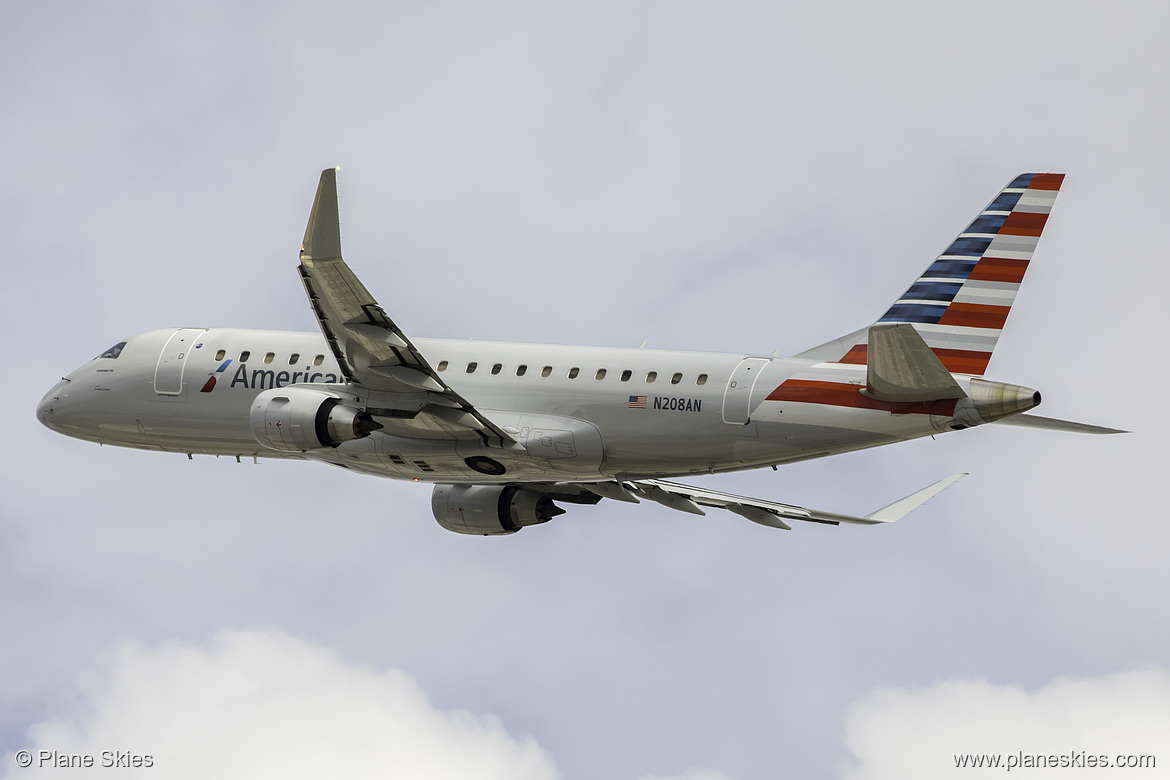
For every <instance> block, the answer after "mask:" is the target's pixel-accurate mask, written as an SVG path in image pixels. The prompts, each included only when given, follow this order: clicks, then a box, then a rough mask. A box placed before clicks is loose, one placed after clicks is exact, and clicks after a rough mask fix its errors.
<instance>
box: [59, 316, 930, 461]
mask: <svg viewBox="0 0 1170 780" xmlns="http://www.w3.org/2000/svg"><path fill="white" fill-rule="evenodd" d="M415 345H416V346H417V348H418V349H419V351H420V352H421V353H422V354H424V355H426V356H427V358H428V360H429V362H430V363H431V365H432V366H433V367H434V368H435V369H436V371H437V372H438V373H439V375H440V376H441V377H442V379H443V381H445V382H446V383H447V384H448V385H449V386H450V387H451V388H452V389H453V390H455V391H456V392H458V393H459V394H460V395H462V396H463V397H464V398H466V399H468V400H469V401H471V402H472V403H473V404H474V405H475V406H476V408H477V409H479V410H480V411H481V412H482V413H483V414H484V415H485V416H487V417H488V418H489V419H491V420H492V421H493V422H494V423H496V424H497V425H499V426H501V427H502V428H504V430H506V431H507V432H508V433H509V434H511V435H512V436H513V437H514V438H515V439H516V440H517V441H518V442H519V444H517V445H516V446H515V447H514V448H513V449H511V450H506V451H505V450H501V449H500V448H499V447H498V446H496V447H492V446H490V445H489V444H488V443H485V442H484V441H483V439H482V438H481V437H474V436H469V437H468V438H466V439H461V440H456V441H452V440H450V438H449V437H440V436H435V437H433V438H428V437H426V436H425V435H424V436H420V435H419V433H418V431H417V430H412V431H410V432H409V435H405V434H406V433H407V432H406V431H396V430H395V426H394V421H393V419H382V418H379V421H380V422H382V423H384V427H383V428H382V429H381V430H378V431H375V432H374V433H373V434H371V435H370V436H367V437H365V438H362V439H359V440H356V441H347V442H345V443H343V444H341V445H340V446H338V447H334V448H325V449H320V450H311V451H307V452H304V453H288V452H280V451H277V450H273V449H269V448H267V447H265V446H263V445H262V444H260V443H259V442H258V440H257V439H256V437H255V436H254V435H253V433H252V429H251V427H250V424H249V413H250V409H251V406H252V404H253V401H254V400H255V399H256V397H257V396H258V395H259V394H260V393H262V392H264V391H265V390H269V389H272V388H274V387H287V386H291V385H300V386H305V385H308V386H319V387H322V388H329V389H330V390H331V391H334V392H341V393H346V394H352V399H350V401H351V402H352V403H353V404H354V405H356V406H361V407H362V408H366V409H371V410H376V409H377V408H378V407H379V406H380V405H381V402H380V399H379V397H378V394H377V393H371V392H369V391H367V390H364V389H362V388H360V387H356V386H353V385H349V384H347V383H346V380H345V377H344V375H343V373H342V370H341V368H340V367H339V366H338V364H337V362H336V361H335V360H334V359H333V356H332V355H331V354H330V351H329V348H328V346H327V344H326V342H325V340H324V338H323V337H322V336H321V335H320V334H316V333H293V332H284V331H261V330H239V329H231V328H212V329H201V328H197V329H186V330H184V329H174V328H169V329H164V330H156V331H151V332H148V333H143V334H140V335H138V336H134V337H132V338H131V339H129V340H128V341H127V342H126V344H125V347H124V348H123V349H122V350H121V353H120V354H119V355H118V356H117V357H113V358H111V357H102V358H96V359H94V360H93V361H91V362H89V363H87V364H86V365H84V366H82V367H81V368H79V369H77V370H76V371H74V372H73V373H72V374H70V375H69V376H68V377H66V378H65V379H63V380H62V381H61V382H60V383H58V384H57V385H56V386H55V387H54V388H53V389H52V390H50V391H49V393H48V394H46V396H45V398H44V399H43V400H42V401H41V404H40V406H39V407H38V417H39V418H40V420H41V421H42V422H43V423H45V424H46V425H48V426H49V427H50V428H53V429H55V430H58V431H60V432H62V433H65V434H68V435H70V436H74V437H77V438H82V439H87V440H90V441H96V442H101V443H103V444H113V445H120V446H126V447H137V448H142V449H153V450H163V451H170V452H181V453H189V454H210V455H227V456H246V457H304V458H311V459H314V460H321V461H323V462H328V463H333V464H335V465H339V466H344V467H346V468H350V469H353V470H356V471H360V472H363V473H369V474H376V475H379V476H384V477H390V478H395V479H412V480H418V481H424V482H453V483H459V482H474V483H479V484H482V483H485V482H489V483H490V482H509V481H514V480H518V479H523V480H525V481H529V482H531V481H562V480H576V481H597V480H603V479H610V478H613V477H615V476H619V477H626V478H642V477H669V476H680V475H688V474H706V473H716V472H722V471H732V470H737V469H745V468H753V467H758V466H765V465H772V464H780V463H787V462H793V461H798V460H805V459H809V458H816V457H821V456H824V455H830V454H835V453H840V452H846V451H849V450H858V449H864V448H867V447H874V446H879V445H882V444H889V443H891V442H894V441H898V440H905V439H913V438H918V437H921V436H927V435H932V434H935V433H938V432H940V431H943V430H946V429H947V428H948V425H949V424H950V423H951V422H952V420H951V418H950V416H949V415H945V414H943V415H939V414H931V413H928V412H927V411H919V412H918V413H899V414H894V413H892V412H891V411H889V410H884V409H874V408H856V407H851V406H849V405H841V404H833V403H824V402H818V401H816V400H811V401H808V400H795V401H794V400H769V396H770V395H773V394H774V391H775V390H776V389H777V388H778V387H779V386H780V385H781V384H782V383H783V382H785V380H788V379H790V378H791V377H793V376H794V375H795V374H797V373H798V372H799V373H802V375H805V374H807V373H808V372H810V371H813V372H815V371H822V372H827V378H828V379H830V380H831V381H832V385H833V386H836V387H843V388H852V387H855V386H860V387H864V385H865V381H866V367H865V366H864V365H844V364H836V363H834V364H822V365H820V366H818V365H817V363H816V361H811V360H802V359H798V358H771V357H755V356H748V355H742V354H717V353H704V352H681V351H665V350H651V349H618V348H604V347H571V346H553V345H545V344H517V343H497V342H480V341H451V340H438V339H416V340H415ZM386 405H389V404H386ZM934 411H937V410H934ZM375 413H376V411H375ZM479 453H484V454H489V455H490V456H491V457H492V458H494V459H496V460H498V461H500V462H503V463H505V464H506V465H507V466H508V471H507V473H506V474H504V475H503V476H500V477H496V478H493V477H491V476H485V475H484V474H482V473H476V472H474V471H472V470H470V469H469V468H468V467H467V466H466V464H465V459H466V458H468V457H471V456H474V455H476V454H479Z"/></svg>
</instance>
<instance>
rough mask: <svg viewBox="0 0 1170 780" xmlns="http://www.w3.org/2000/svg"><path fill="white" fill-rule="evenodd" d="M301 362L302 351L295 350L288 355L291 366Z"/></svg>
mask: <svg viewBox="0 0 1170 780" xmlns="http://www.w3.org/2000/svg"><path fill="white" fill-rule="evenodd" d="M300 362H301V353H300V352H294V353H292V354H291V355H289V356H288V364H289V365H290V366H295V365H296V364H297V363H300Z"/></svg>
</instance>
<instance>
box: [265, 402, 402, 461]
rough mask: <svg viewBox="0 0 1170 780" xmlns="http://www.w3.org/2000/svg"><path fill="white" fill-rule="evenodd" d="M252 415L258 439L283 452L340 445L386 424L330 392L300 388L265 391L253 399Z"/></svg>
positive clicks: (367, 434) (266, 445)
mask: <svg viewBox="0 0 1170 780" xmlns="http://www.w3.org/2000/svg"><path fill="white" fill-rule="evenodd" d="M249 418H250V422H251V425H252V435H253V436H255V437H256V441H258V442H260V443H261V444H263V445H264V446H265V447H269V448H271V449H274V450H280V451H282V452H305V451H306V450H318V449H322V448H325V447H336V446H337V445H339V444H341V443H342V442H346V441H352V440H354V439H360V438H363V437H365V436H369V435H370V433H371V432H372V431H376V430H378V429H379V428H381V427H382V426H381V425H379V424H378V423H377V422H375V421H374V419H373V418H372V417H370V416H369V415H368V414H366V413H365V412H363V411H361V410H360V409H354V408H352V407H349V406H345V405H344V404H342V403H341V401H340V399H338V398H336V397H334V396H332V395H330V394H328V393H322V392H320V391H318V390H306V389H304V388H299V387H293V388H275V389H273V390H265V391H264V392H263V393H261V394H260V395H258V396H256V400H255V401H253V402H252V411H251V412H250V414H249Z"/></svg>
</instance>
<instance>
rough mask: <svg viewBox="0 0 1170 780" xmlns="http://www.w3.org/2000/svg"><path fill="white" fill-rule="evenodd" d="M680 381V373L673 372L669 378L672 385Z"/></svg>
mask: <svg viewBox="0 0 1170 780" xmlns="http://www.w3.org/2000/svg"><path fill="white" fill-rule="evenodd" d="M681 381H682V374H675V375H674V376H672V377H671V378H670V383H671V384H672V385H677V384H678V383H679V382H681Z"/></svg>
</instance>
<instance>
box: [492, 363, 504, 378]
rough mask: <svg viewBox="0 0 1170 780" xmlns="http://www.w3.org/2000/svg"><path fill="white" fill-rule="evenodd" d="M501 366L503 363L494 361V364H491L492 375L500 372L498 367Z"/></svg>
mask: <svg viewBox="0 0 1170 780" xmlns="http://www.w3.org/2000/svg"><path fill="white" fill-rule="evenodd" d="M503 367H504V365H503V364H502V363H496V364H495V365H494V366H492V375H493V376H494V375H496V374H498V373H500V369H501V368H503Z"/></svg>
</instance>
